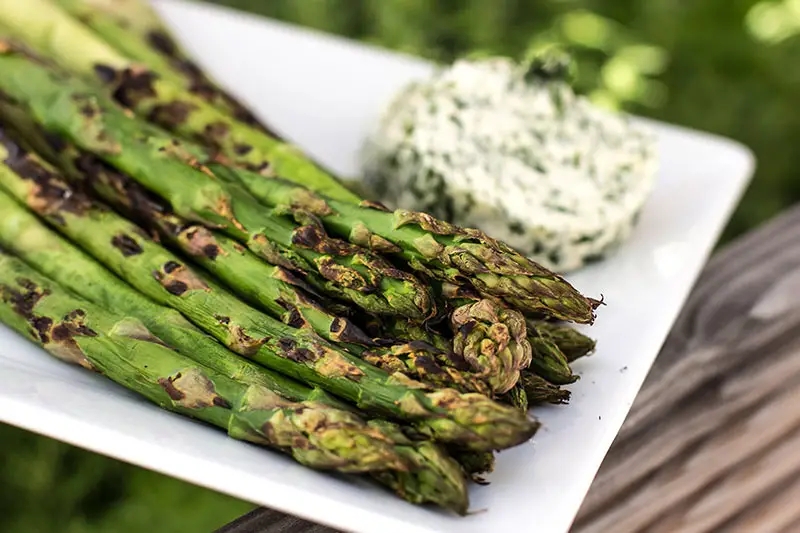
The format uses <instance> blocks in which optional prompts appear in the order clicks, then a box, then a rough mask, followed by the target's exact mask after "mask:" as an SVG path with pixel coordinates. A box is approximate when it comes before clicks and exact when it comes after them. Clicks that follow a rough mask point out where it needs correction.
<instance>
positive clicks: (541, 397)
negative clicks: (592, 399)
mask: <svg viewBox="0 0 800 533" xmlns="http://www.w3.org/2000/svg"><path fill="white" fill-rule="evenodd" d="M517 386H518V387H521V388H522V389H523V390H524V391H525V396H526V397H527V399H528V404H529V405H538V404H542V403H554V404H560V403H567V402H569V398H570V396H571V394H570V392H569V391H568V390H566V389H562V388H561V387H559V386H558V385H553V384H552V383H550V382H549V381H547V380H546V379H544V378H543V377H541V376H539V375H537V374H535V373H534V372H532V371H530V370H524V371H523V372H522V376H521V377H520V380H519V383H518V384H517Z"/></svg>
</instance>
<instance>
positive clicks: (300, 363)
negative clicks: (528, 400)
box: [0, 153, 538, 451]
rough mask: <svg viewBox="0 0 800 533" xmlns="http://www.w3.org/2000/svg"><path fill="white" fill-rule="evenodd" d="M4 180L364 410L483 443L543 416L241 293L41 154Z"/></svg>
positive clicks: (285, 369)
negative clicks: (408, 371) (267, 309)
mask: <svg viewBox="0 0 800 533" xmlns="http://www.w3.org/2000/svg"><path fill="white" fill-rule="evenodd" d="M1 159H4V160H5V164H4V165H2V166H0V187H2V188H4V189H5V190H6V191H7V192H9V193H10V194H11V195H12V196H14V197H15V198H16V199H17V200H18V201H20V202H23V203H24V204H25V205H27V206H28V207H29V208H31V209H32V210H34V211H35V212H36V213H37V214H39V215H40V216H42V217H43V218H45V219H46V220H47V221H48V222H49V223H50V224H51V225H52V226H53V227H54V228H56V229H57V230H58V231H59V232H61V233H63V234H65V235H66V236H68V237H69V238H70V239H71V240H73V241H75V242H76V243H78V244H79V245H80V246H81V247H83V248H84V249H85V250H86V251H87V252H89V253H90V254H91V255H93V256H94V257H95V258H96V259H98V260H99V261H100V262H102V263H103V264H104V265H105V266H106V267H108V268H109V269H111V270H112V271H113V272H114V273H115V274H117V275H118V276H120V277H122V278H123V279H125V280H126V281H128V282H129V283H130V284H131V285H133V286H134V287H135V288H137V289H138V290H139V291H141V292H143V293H144V294H146V295H148V296H149V297H151V298H152V299H154V300H156V301H157V302H159V303H161V304H163V305H167V306H170V307H173V308H175V309H176V310H178V311H180V312H182V313H183V314H184V315H185V316H186V317H187V318H189V320H191V321H192V322H194V323H195V325H197V326H199V327H200V328H201V329H203V330H205V331H206V332H207V333H209V334H211V335H212V336H214V337H216V338H217V339H218V340H220V342H222V343H223V344H225V345H226V346H227V347H228V348H230V349H231V350H233V351H235V352H237V353H239V354H241V355H244V356H246V357H249V358H251V359H252V360H254V361H256V362H257V363H259V364H262V365H264V366H266V367H268V368H271V369H273V370H276V371H278V372H281V373H283V374H286V375H288V376H291V377H293V378H295V379H298V380H300V381H303V382H305V383H308V384H310V385H315V386H319V387H321V388H323V389H325V390H327V391H328V392H331V393H333V394H336V395H338V396H341V397H343V398H346V399H348V400H350V401H351V402H353V403H355V404H356V405H358V406H359V407H360V408H362V409H365V410H368V411H371V412H373V413H374V414H378V415H380V416H389V417H395V418H399V419H404V420H408V421H411V422H414V424H415V427H416V428H417V430H418V431H419V432H421V433H423V434H425V435H426V436H428V437H430V438H434V439H436V440H439V441H442V442H451V443H457V444H459V445H461V446H463V447H465V448H468V449H471V450H477V451H486V450H492V449H503V448H508V447H511V446H515V445H517V444H520V443H522V442H524V441H526V440H528V439H529V438H531V436H532V435H533V434H534V433H535V432H536V430H537V429H538V422H536V421H534V420H530V419H528V418H527V417H525V416H522V415H521V413H519V412H518V411H516V410H514V409H511V408H508V407H506V406H503V405H501V404H499V403H496V402H494V401H492V400H490V399H488V398H487V397H486V396H483V395H480V394H459V393H458V392H457V391H455V390H453V389H440V390H429V389H427V388H426V387H425V385H423V384H422V383H420V382H416V381H413V380H411V379H410V378H408V377H407V376H405V375H404V374H399V373H398V374H388V373H386V372H383V371H381V370H379V369H377V368H375V367H374V366H372V365H369V364H367V363H365V362H364V361H361V360H359V359H358V358H357V357H355V356H353V355H352V354H350V353H348V352H346V351H343V350H340V349H337V348H335V347H333V346H332V345H329V344H328V343H327V342H325V341H323V340H322V339H321V338H319V337H317V336H316V335H315V334H314V333H313V332H311V331H308V330H298V329H293V328H290V327H288V326H286V325H285V324H282V323H280V322H277V321H275V320H273V319H271V318H270V317H268V316H266V315H263V314H262V313H260V312H258V311H257V310H255V309H253V308H251V307H249V306H247V305H246V304H244V303H243V302H241V301H239V300H237V299H236V298H235V297H233V296H232V295H230V293H228V292H226V291H225V290H224V289H222V288H220V287H219V286H217V285H216V284H215V283H213V282H211V281H210V280H207V279H204V278H203V277H202V276H201V275H199V274H198V273H197V272H195V271H194V270H192V269H191V268H190V267H189V265H187V264H185V263H184V262H182V261H181V260H180V259H179V258H178V257H176V256H174V255H172V254H170V253H169V252H168V251H167V250H165V249H164V248H162V247H161V246H160V245H158V244H156V243H154V242H152V241H151V240H150V239H149V238H147V236H146V235H143V234H141V231H140V230H139V229H138V227H137V226H135V225H133V224H132V223H130V222H128V221H127V220H125V219H123V218H121V217H119V216H118V215H116V214H115V213H113V212H112V211H109V210H106V209H103V208H102V207H101V206H99V205H97V204H95V203H93V202H92V201H91V200H90V199H89V198H88V197H86V196H85V195H83V194H81V193H80V192H79V191H76V190H73V189H71V188H70V187H69V186H68V185H67V184H66V183H65V182H63V181H62V180H60V179H59V178H58V176H57V175H56V174H54V173H53V172H52V171H51V170H50V169H49V168H48V167H47V166H46V165H45V164H44V163H42V162H41V161H39V160H38V159H37V158H35V157H34V156H33V155H32V154H25V153H16V154H10V153H6V154H5V155H4V156H3V157H2V158H1Z"/></svg>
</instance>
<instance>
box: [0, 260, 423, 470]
mask: <svg viewBox="0 0 800 533" xmlns="http://www.w3.org/2000/svg"><path fill="white" fill-rule="evenodd" d="M0 320H1V321H2V322H4V323H5V324H7V325H9V326H10V327H12V328H13V329H15V330H16V331H18V332H19V333H21V334H23V335H25V336H27V337H28V338H29V339H31V340H33V341H34V342H36V343H38V344H39V345H41V346H42V347H44V348H45V349H46V350H47V351H48V352H50V353H51V354H52V355H53V356H55V357H57V358H59V359H61V360H64V361H67V362H69V363H73V364H79V365H81V366H83V367H85V368H88V369H91V370H94V371H97V372H100V373H101V374H104V375H106V376H107V377H108V378H110V379H111V380H113V381H115V382H117V383H119V384H120V385H123V386H124V387H127V388H129V389H131V390H133V391H135V392H137V393H139V394H141V395H143V396H145V397H146V398H148V399H149V400H151V401H153V402H155V403H157V404H158V405H160V406H161V407H163V408H165V409H168V410H170V411H175V412H177V413H181V414H184V415H188V416H191V417H194V418H197V419H199V420H202V421H204V422H207V423H209V424H212V425H215V426H218V427H221V428H223V429H226V430H227V431H228V434H229V435H230V436H231V437H233V438H236V439H240V440H246V441H250V442H253V443H257V444H261V445H264V446H269V447H272V448H276V449H278V450H281V451H284V452H287V453H289V454H291V455H292V457H293V458H294V459H295V460H296V461H298V462H300V463H302V464H304V465H307V466H311V467H314V468H318V469H332V470H338V471H341V472H351V473H356V472H370V471H381V470H399V471H407V470H408V468H409V467H408V465H407V464H406V462H405V461H404V460H403V459H402V458H401V457H400V456H399V455H397V454H396V453H395V452H394V450H393V445H392V441H391V440H390V439H388V438H387V437H386V436H385V435H383V434H382V433H381V432H380V431H377V430H375V429H373V428H370V427H368V426H366V425H365V424H364V422H363V421H362V420H361V419H360V418H358V417H357V416H355V415H354V414H352V413H350V412H347V411H342V410H339V409H335V408H330V407H327V406H324V405H322V404H319V403H316V402H309V403H296V402H290V401H288V400H286V399H284V398H282V397H281V396H279V395H278V394H276V393H274V392H272V391H271V390H269V389H268V388H266V387H263V386H260V385H244V384H242V383H239V382H237V381H234V380H231V379H230V378H228V377H226V376H224V375H223V374H220V373H218V372H215V371H213V370H211V369H209V368H207V367H204V366H202V365H200V364H198V363H196V362H195V361H192V360H191V359H189V358H187V357H184V356H182V355H179V354H178V353H177V352H175V351H173V350H172V349H170V348H169V347H167V346H166V345H164V344H163V342H162V341H161V340H160V339H158V338H157V337H155V336H154V335H153V334H152V333H151V332H150V331H148V330H147V328H145V326H144V325H143V324H142V323H141V322H139V321H138V320H136V319H135V318H132V317H125V316H117V315H115V314H114V313H112V312H109V311H108V310H106V309H104V308H101V307H97V306H95V305H94V304H91V303H89V302H87V301H85V300H82V299H80V298H79V297H77V296H74V295H72V294H71V293H70V292H69V291H67V290H65V289H63V288H61V287H60V286H58V285H56V284H55V283H53V282H51V281H49V280H48V279H47V278H44V277H43V276H41V275H40V274H38V273H37V272H35V271H34V270H33V269H31V268H30V267H28V266H27V265H25V264H24V263H23V262H21V261H20V260H18V259H16V258H14V257H12V256H10V255H7V254H4V253H3V254H0Z"/></svg>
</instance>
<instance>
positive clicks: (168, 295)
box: [0, 0, 600, 513]
mask: <svg viewBox="0 0 800 533" xmlns="http://www.w3.org/2000/svg"><path fill="white" fill-rule="evenodd" d="M56 4H60V6H61V7H59V5H56ZM0 122H2V129H0V247H2V250H3V251H2V252H0V320H1V321H3V322H5V323H7V324H9V325H10V326H11V327H12V328H14V329H16V330H17V331H19V332H20V333H22V334H24V335H27V336H28V337H29V338H31V339H32V340H33V341H34V342H37V343H39V344H40V345H42V346H43V347H44V348H45V349H46V350H48V351H49V352H50V353H52V354H53V355H55V356H56V357H58V358H60V359H64V360H66V361H68V362H71V363H77V364H81V365H83V366H85V367H87V368H90V369H92V370H96V371H99V372H101V373H103V374H105V375H106V376H108V377H109V378H110V379H112V380H114V381H116V382H118V383H120V384H122V385H123V386H125V387H128V388H130V389H132V390H134V391H136V392H138V393H140V394H142V395H143V396H145V397H146V398H148V399H150V400H151V401H154V402H156V403H158V404H159V405H161V406H162V407H164V408H166V409H168V410H171V411H175V412H178V413H181V414H184V415H187V416H191V417H195V418H199V419H201V420H204V421H206V422H209V423H211V424H212V425H216V426H220V427H222V428H223V429H226V430H227V431H228V433H229V434H230V435H231V436H232V437H234V438H238V439H242V440H248V441H251V442H255V443H258V444H263V445H266V446H269V447H271V448H275V449H278V450H280V451H283V452H285V453H288V454H290V455H291V456H292V457H293V458H294V459H295V460H297V461H298V462H300V463H302V464H304V465H306V466H309V467H312V468H318V469H324V470H336V471H338V472H342V473H347V474H360V475H368V476H370V477H371V478H372V479H374V480H375V481H377V482H378V483H380V484H382V485H384V486H386V487H389V488H390V489H391V490H393V491H394V492H395V493H397V494H398V495H399V496H401V497H403V498H405V499H406V500H408V501H411V502H414V503H433V504H437V505H440V506H442V507H445V508H448V509H451V510H453V511H455V512H458V513H464V512H466V510H467V509H468V497H467V479H470V478H472V479H474V480H476V481H480V479H481V477H480V476H481V475H482V474H485V473H486V472H488V471H491V469H492V465H493V460H494V455H493V453H494V452H495V451H498V450H503V449H506V448H510V447H513V446H517V445H519V444H521V443H524V442H526V441H527V440H529V439H530V438H531V437H532V436H533V435H534V434H535V432H536V430H537V429H538V427H539V424H538V422H537V421H536V420H535V419H534V418H532V417H531V415H530V414H529V413H528V408H529V406H532V405H536V404H540V403H554V404H558V403H566V402H567V401H568V400H569V391H567V390H565V389H564V388H562V387H563V386H564V385H568V384H570V383H573V382H574V381H575V380H576V379H577V376H575V375H574V374H573V372H572V370H571V368H570V365H571V364H572V363H573V362H574V361H576V360H577V359H579V358H581V357H583V356H585V355H587V354H589V353H591V351H592V350H593V349H594V342H593V341H592V340H591V339H589V338H588V337H585V336H584V335H583V334H581V333H579V332H578V330H577V329H574V328H573V327H572V326H570V325H568V324H566V323H567V322H575V323H580V324H591V323H592V322H593V320H594V316H595V310H596V308H597V307H598V305H599V304H600V302H598V301H597V300H594V299H591V298H587V297H585V296H583V295H582V294H580V293H579V292H578V291H577V290H576V289H575V288H574V287H572V286H571V285H570V284H569V283H568V282H567V281H566V280H565V279H563V278H562V277H560V276H558V275H556V274H553V273H552V272H549V271H548V270H546V269H544V268H542V267H541V266H539V265H537V264H535V263H533V262H531V261H530V260H528V259H526V258H525V257H523V256H522V255H520V254H519V253H517V252H516V251H514V250H512V249H511V248H509V247H508V246H506V245H505V244H503V243H502V242H499V241H496V240H494V239H492V238H491V237H489V236H487V235H485V234H483V233H482V232H479V231H476V230H471V229H464V228H459V227H455V226H452V225H450V224H447V223H444V222H442V221H440V220H437V219H435V218H433V217H431V216H430V215H427V214H425V213H415V212H408V211H395V212H389V211H388V210H386V209H385V208H383V207H382V206H381V205H379V204H376V203H372V202H369V201H362V200H361V199H360V198H358V197H357V196H356V195H355V194H354V193H352V192H351V191H349V190H348V189H346V188H345V187H344V186H343V185H341V184H340V183H339V182H338V181H337V180H336V179H335V178H334V177H332V176H330V175H328V174H326V173H325V172H323V171H322V170H320V169H319V168H317V167H316V166H315V165H314V164H313V163H312V162H311V161H310V160H309V159H307V158H306V157H305V156H303V155H302V153H300V152H299V151H298V150H296V149H295V148H293V147H291V146H289V145H287V144H286V143H285V142H283V141H281V140H279V139H277V138H276V137H275V136H274V135H273V134H272V133H271V131H270V130H269V129H268V128H266V127H264V126H263V125H261V124H260V123H259V122H258V120H256V119H255V117H254V116H253V114H252V113H250V112H248V111H247V110H246V109H245V108H244V107H243V106H242V104H241V103H239V102H238V101H237V100H236V99H235V98H233V97H231V96H230V95H228V94H227V93H226V92H225V91H223V90H222V89H221V88H220V87H219V86H218V85H216V84H215V83H214V82H212V81H211V80H210V79H209V78H208V77H207V76H206V75H205V74H204V73H203V72H202V71H201V70H200V69H199V68H197V67H196V66H195V65H194V63H192V62H191V60H190V59H189V58H188V57H187V56H186V54H185V53H184V52H182V51H181V50H180V48H179V47H178V46H177V44H175V42H174V41H172V39H171V38H170V37H169V34H168V32H167V31H166V30H165V29H164V27H163V26H162V25H161V24H160V23H159V21H158V19H157V17H156V16H155V15H154V13H153V12H152V11H150V10H149V9H148V8H147V6H145V5H144V4H142V3H140V0H124V1H122V2H118V3H115V4H114V8H113V9H112V8H111V7H110V4H109V3H107V2H105V1H103V0H56V1H55V2H54V1H52V0H29V1H27V2H24V3H20V2H16V1H14V0H0ZM47 225H49V226H50V228H52V229H48V228H47V227H46V226H47ZM53 231H55V232H57V233H59V234H61V236H59V235H57V234H56V233H54V232H53ZM79 248H80V249H82V250H80V249H79Z"/></svg>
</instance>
